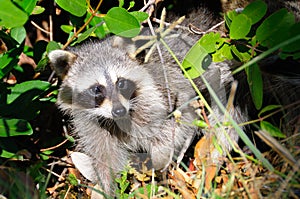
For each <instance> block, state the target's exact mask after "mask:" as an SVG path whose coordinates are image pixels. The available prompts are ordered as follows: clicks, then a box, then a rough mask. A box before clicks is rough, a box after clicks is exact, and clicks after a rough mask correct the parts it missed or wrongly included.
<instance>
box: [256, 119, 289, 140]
mask: <svg viewBox="0 0 300 199" xmlns="http://www.w3.org/2000/svg"><path fill="white" fill-rule="evenodd" d="M260 128H261V129H262V130H265V131H267V132H268V133H270V135H271V136H272V137H278V138H285V137H286V136H285V135H284V134H283V133H282V132H281V131H280V129H279V128H277V127H276V126H273V125H272V124H271V123H270V122H267V121H261V122H260Z"/></svg>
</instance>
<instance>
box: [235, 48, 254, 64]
mask: <svg viewBox="0 0 300 199" xmlns="http://www.w3.org/2000/svg"><path fill="white" fill-rule="evenodd" d="M238 47H239V46H230V49H231V51H232V53H233V54H234V55H235V56H236V57H237V58H238V61H240V62H248V61H249V60H250V59H251V53H250V49H248V52H247V51H246V52H244V50H242V49H238Z"/></svg>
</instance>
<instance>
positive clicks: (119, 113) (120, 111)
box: [111, 106, 127, 118]
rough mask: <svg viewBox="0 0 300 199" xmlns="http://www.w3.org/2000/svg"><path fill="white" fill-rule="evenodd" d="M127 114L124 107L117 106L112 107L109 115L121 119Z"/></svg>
mask: <svg viewBox="0 0 300 199" xmlns="http://www.w3.org/2000/svg"><path fill="white" fill-rule="evenodd" d="M126 113H127V111H126V108H125V107H124V106H117V107H113V109H112V111H111V114H112V115H113V117H116V118H118V117H123V116H125V115H126Z"/></svg>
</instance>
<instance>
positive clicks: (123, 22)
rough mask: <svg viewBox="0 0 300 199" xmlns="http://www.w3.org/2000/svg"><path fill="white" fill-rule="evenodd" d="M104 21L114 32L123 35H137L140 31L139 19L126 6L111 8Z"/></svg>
mask: <svg viewBox="0 0 300 199" xmlns="http://www.w3.org/2000/svg"><path fill="white" fill-rule="evenodd" d="M104 21H105V23H106V25H107V27H108V28H109V30H110V31H111V32H112V33H114V34H116V35H119V36H122V37H135V36H137V35H138V34H139V32H140V23H139V21H138V20H137V19H136V18H135V17H134V16H132V15H131V14H130V13H128V12H127V10H125V9H124V8H119V7H114V8H111V9H110V10H109V11H108V13H107V14H106V15H105V17H104Z"/></svg>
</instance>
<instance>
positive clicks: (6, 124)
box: [0, 0, 148, 198]
mask: <svg viewBox="0 0 300 199" xmlns="http://www.w3.org/2000/svg"><path fill="white" fill-rule="evenodd" d="M55 2H56V3H57V5H59V7H60V8H61V9H63V10H65V11H67V12H68V14H69V16H68V17H69V18H70V22H71V23H68V24H63V25H62V26H61V29H62V30H63V31H64V32H66V34H68V36H69V41H68V42H67V43H66V44H65V45H63V44H61V43H59V42H57V41H45V40H39V41H37V42H35V43H33V46H32V47H29V46H26V45H25V38H26V35H27V32H26V29H25V24H26V23H28V24H30V22H29V21H28V19H29V16H31V15H39V14H43V12H44V10H45V8H43V7H41V6H40V5H39V3H40V1H38V0H0V5H1V6H0V44H1V45H3V47H4V48H3V49H2V46H0V47H1V49H0V50H1V51H0V80H1V82H0V162H1V164H3V162H6V161H9V160H10V159H14V160H16V161H19V160H20V161H24V160H25V159H26V160H27V161H28V162H30V165H29V164H28V165H27V166H25V165H24V167H22V168H18V167H17V166H15V165H14V164H13V163H7V166H9V165H10V164H12V166H13V167H16V168H18V169H20V170H22V171H24V172H26V173H27V174H28V175H30V176H31V177H32V179H33V180H34V181H35V182H36V183H38V184H39V185H40V186H41V188H40V190H39V191H40V196H41V198H46V195H45V193H46V188H47V184H48V183H50V182H51V178H52V177H51V175H49V174H47V173H46V172H45V171H44V170H43V169H42V168H43V167H44V166H46V165H47V164H48V161H51V158H52V157H53V154H55V153H56V151H55V150H50V149H49V150H48V149H47V150H40V148H41V147H49V146H53V145H54V146H55V145H57V144H58V143H59V142H61V141H62V140H63V139H67V140H68V142H67V143H73V142H74V138H73V137H71V136H67V135H65V136H62V135H61V137H51V136H52V135H51V134H50V133H53V132H49V135H42V134H40V132H44V131H45V132H47V129H39V128H40V126H37V121H38V120H39V118H41V117H42V118H43V117H45V116H44V115H41V112H43V111H44V110H45V109H46V108H48V107H51V106H52V105H53V103H54V102H55V101H56V96H57V92H58V91H57V86H56V85H55V84H53V82H51V81H49V82H48V81H46V80H45V78H43V75H41V76H39V75H40V73H41V74H43V73H44V72H45V71H47V70H49V65H48V58H47V54H48V53H49V52H50V51H52V50H55V49H61V48H66V47H67V46H68V45H75V44H78V43H80V42H83V41H84V40H86V39H87V38H88V37H91V36H92V37H98V38H104V37H106V36H107V34H110V33H113V34H118V35H120V36H125V37H133V36H136V35H137V34H139V32H140V23H141V22H142V21H144V20H146V19H147V18H148V15H147V14H146V13H144V12H138V11H134V12H129V11H128V10H129V9H131V8H132V7H133V6H134V2H131V3H130V5H129V7H128V10H126V9H124V8H122V6H121V7H115V8H111V9H110V10H109V11H108V13H107V14H102V13H101V12H100V11H98V8H99V6H100V4H99V6H98V8H93V7H91V5H90V2H89V1H86V0H71V1H70V0H55ZM52 3H54V2H52ZM120 3H121V1H120ZM47 9H48V8H47ZM30 33H31V32H30ZM22 54H23V55H26V56H27V57H29V58H30V59H32V60H33V61H34V62H35V64H36V68H34V70H35V71H34V73H35V75H36V77H37V78H36V77H35V78H33V77H26V78H24V79H23V77H25V75H26V70H25V69H24V68H23V67H22V66H20V65H19V63H20V62H19V61H20V57H21V56H23V55H22ZM49 76H50V74H47V78H48V77H49ZM47 117H50V116H47ZM47 122H48V121H47ZM39 125H40V124H39ZM41 128H43V127H41ZM37 129H38V130H37ZM42 137H48V138H47V142H46V143H41V142H40V140H42V139H43V138H42ZM20 140H24V142H20ZM33 141H35V142H37V143H33ZM68 146H69V145H67V146H65V147H68ZM36 159H37V160H38V161H37V162H36ZM67 181H68V182H69V183H71V185H74V186H75V185H77V179H76V178H75V177H74V176H72V175H70V176H69V177H68V178H67ZM0 183H2V182H0ZM120 183H121V184H120V185H122V186H121V192H122V193H123V192H124V191H125V189H126V186H128V182H127V183H126V181H124V182H123V181H122V182H120ZM33 187H34V186H33ZM10 188H11V190H10ZM8 189H9V190H5V191H6V192H7V193H8V194H11V193H12V192H14V191H16V190H18V189H16V186H14V185H13V186H10V187H8ZM13 189H14V190H13ZM121 192H120V194H121ZM20 193H22V192H20ZM17 195H18V193H17ZM22 195H23V196H24V198H25V195H24V194H22ZM122 195H123V196H124V197H123V198H126V197H125V195H124V194H122ZM11 196H12V197H13V196H14V195H13V194H12V195H11ZM26 198H27V196H26Z"/></svg>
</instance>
